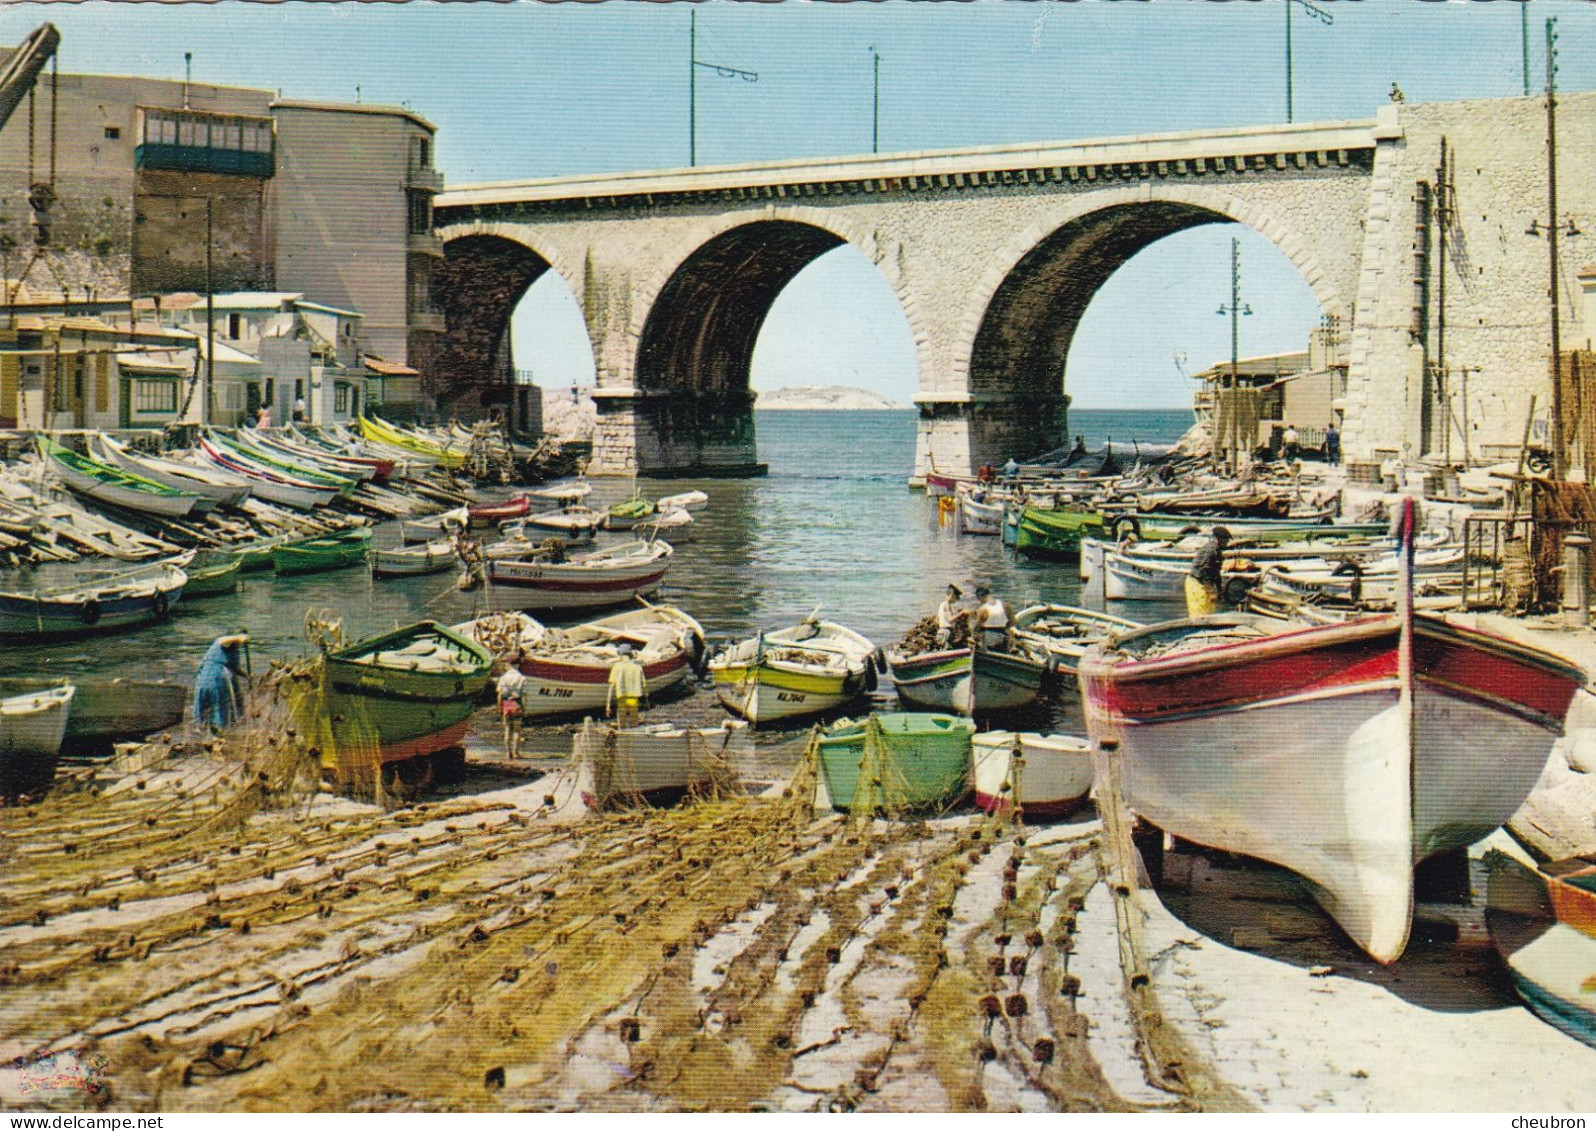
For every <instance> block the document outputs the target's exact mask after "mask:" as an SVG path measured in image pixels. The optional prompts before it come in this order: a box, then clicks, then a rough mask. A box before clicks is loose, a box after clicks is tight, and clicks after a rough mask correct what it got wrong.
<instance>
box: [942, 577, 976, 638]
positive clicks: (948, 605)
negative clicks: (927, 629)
mask: <svg viewBox="0 0 1596 1131" xmlns="http://www.w3.org/2000/svg"><path fill="white" fill-rule="evenodd" d="M962 596H964V591H963V590H962V589H960V588H959V587H958V586H957V585H953V584H951V583H950V584H949V585H948V595H947V596H946V597H944V598H942V603H941V604H940V605H938V606H937V647H938V648H946V647H948V646H949V645H950V644H952V642H953V626H954V625H955V624H957V623H959V621H961V620H963V619H964V618H965V617H967V616H969V615H970V610H969V609H961V608H959V598H960V597H962Z"/></svg>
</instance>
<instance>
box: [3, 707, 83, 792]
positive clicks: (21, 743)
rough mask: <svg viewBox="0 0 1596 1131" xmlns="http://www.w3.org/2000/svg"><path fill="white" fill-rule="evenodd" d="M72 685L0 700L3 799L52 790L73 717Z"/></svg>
mask: <svg viewBox="0 0 1596 1131" xmlns="http://www.w3.org/2000/svg"><path fill="white" fill-rule="evenodd" d="M75 694H76V689H75V688H74V687H73V686H72V685H71V684H66V685H63V686H61V687H53V688H50V689H49V690H47V691H31V692H25V693H24V694H22V695H14V696H12V697H10V698H6V699H0V797H17V796H19V795H22V794H31V793H36V792H39V791H41V790H44V789H48V788H49V786H50V783H51V782H52V781H53V780H55V771H56V766H57V765H58V764H59V762H60V758H61V740H62V738H63V737H65V735H66V727H67V720H68V718H70V717H71V709H72V698H73V696H74V695H75Z"/></svg>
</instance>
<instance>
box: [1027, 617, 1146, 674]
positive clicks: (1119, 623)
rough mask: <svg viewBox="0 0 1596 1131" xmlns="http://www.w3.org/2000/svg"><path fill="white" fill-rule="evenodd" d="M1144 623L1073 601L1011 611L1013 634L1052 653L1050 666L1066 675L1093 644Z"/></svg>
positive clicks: (1073, 669)
mask: <svg viewBox="0 0 1596 1131" xmlns="http://www.w3.org/2000/svg"><path fill="white" fill-rule="evenodd" d="M1141 627H1143V626H1142V625H1141V624H1139V623H1138V622H1136V621H1133V620H1126V619H1125V618H1124V617H1116V616H1110V615H1109V614H1108V613H1099V612H1096V611H1094V610H1092V609H1078V608H1075V607H1074V606H1073V605H1032V606H1030V607H1029V608H1026V609H1021V610H1020V611H1019V612H1017V613H1015V614H1014V637H1015V639H1016V640H1021V641H1024V642H1025V643H1026V644H1028V645H1030V647H1031V651H1032V654H1035V652H1036V651H1037V650H1038V649H1040V650H1041V651H1043V652H1046V653H1047V654H1048V655H1050V656H1052V657H1053V667H1054V668H1056V669H1057V670H1059V671H1060V672H1063V673H1065V674H1066V675H1069V676H1072V677H1073V676H1074V675H1075V667H1076V665H1077V664H1079V663H1080V661H1081V657H1082V656H1083V655H1085V654H1086V650H1087V649H1088V648H1090V647H1091V646H1092V645H1093V644H1098V643H1101V642H1102V641H1103V640H1106V639H1107V638H1108V637H1109V636H1111V635H1113V634H1114V633H1116V632H1134V631H1135V630H1136V629H1138V628H1141Z"/></svg>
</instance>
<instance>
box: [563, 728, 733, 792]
mask: <svg viewBox="0 0 1596 1131" xmlns="http://www.w3.org/2000/svg"><path fill="white" fill-rule="evenodd" d="M752 746H753V744H752V743H751V742H750V740H749V736H748V725H747V724H746V723H740V722H736V721H734V720H727V721H726V722H725V723H723V724H721V725H720V726H718V727H679V726H672V725H670V724H664V725H659V724H656V725H652V726H641V727H628V728H626V729H625V730H622V729H620V728H618V727H613V726H604V725H602V724H596V723H594V722H593V721H592V720H591V719H588V720H586V721H584V722H583V724H582V729H581V731H579V732H578V733H577V736H576V739H575V741H574V743H573V744H572V748H571V761H572V763H573V764H574V765H575V767H576V780H577V788H578V790H579V791H580V793H581V795H582V800H583V802H585V803H586V804H587V806H588V807H589V808H592V809H607V808H611V807H613V806H617V805H636V804H644V805H663V804H672V803H674V802H677V801H680V800H681V799H682V798H683V797H684V796H687V795H690V794H692V793H695V792H700V791H705V792H707V791H708V790H710V789H712V788H713V787H714V784H715V782H716V781H717V780H718V779H723V778H729V777H730V776H731V774H732V772H733V770H734V766H735V762H736V761H737V760H738V759H739V758H742V757H746V756H748V755H749V754H751V753H752Z"/></svg>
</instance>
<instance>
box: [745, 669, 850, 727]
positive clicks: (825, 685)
mask: <svg viewBox="0 0 1596 1131" xmlns="http://www.w3.org/2000/svg"><path fill="white" fill-rule="evenodd" d="M863 693H864V683H863V681H862V680H860V679H859V678H858V677H857V676H853V675H849V674H848V673H845V672H837V673H835V674H832V673H826V674H821V673H818V672H810V671H795V670H792V669H790V668H788V667H785V666H782V665H778V664H769V663H764V664H728V665H726V666H725V667H722V668H720V669H719V670H717V671H716V672H715V694H716V696H717V697H718V698H719V699H720V701H721V703H722V705H723V706H725V708H726V709H727V710H728V711H731V712H732V713H733V714H736V715H740V716H742V717H743V718H745V719H747V720H748V721H749V722H751V723H754V724H755V725H758V724H759V723H769V722H777V721H779V720H782V719H794V718H799V717H801V716H804V715H819V714H824V713H825V712H827V711H834V710H836V709H837V708H839V707H842V706H844V705H846V704H848V703H851V702H853V701H854V700H855V699H857V698H858V697H859V696H860V695H861V694H863Z"/></svg>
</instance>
